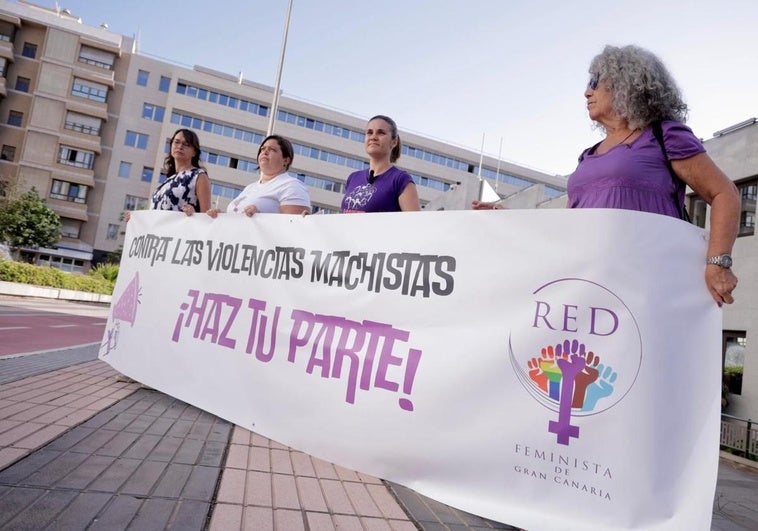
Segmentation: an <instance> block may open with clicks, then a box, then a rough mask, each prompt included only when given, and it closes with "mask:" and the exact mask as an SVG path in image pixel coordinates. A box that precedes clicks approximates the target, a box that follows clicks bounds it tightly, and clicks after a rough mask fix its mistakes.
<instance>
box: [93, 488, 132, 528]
mask: <svg viewBox="0 0 758 531" xmlns="http://www.w3.org/2000/svg"><path fill="white" fill-rule="evenodd" d="M141 506H142V500H139V499H137V498H135V497H134V496H114V497H113V498H112V499H111V502H110V503H109V504H108V505H107V506H106V507H105V508H104V509H103V510H102V511H101V512H100V513H99V514H98V515H97V517H96V518H95V519H93V521H92V524H91V526H90V527H89V528H87V529H88V531H94V530H97V531H113V530H114V529H126V528H127V526H128V525H129V524H130V522H131V521H132V520H133V519H134V517H135V516H136V515H137V512H139V510H140V507H141Z"/></svg>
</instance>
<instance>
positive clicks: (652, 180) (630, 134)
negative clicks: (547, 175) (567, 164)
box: [472, 46, 741, 306]
mask: <svg viewBox="0 0 758 531" xmlns="http://www.w3.org/2000/svg"><path fill="white" fill-rule="evenodd" d="M589 71H590V81H589V83H588V84H587V89H586V90H585V91H584V97H585V98H586V100H587V110H588V112H589V116H590V119H591V120H593V121H594V122H595V124H596V126H597V127H598V128H599V129H601V130H602V131H603V132H604V133H605V138H604V139H603V140H602V141H600V142H598V143H597V144H595V145H594V146H592V147H590V148H588V149H586V150H585V151H584V152H583V153H582V155H581V156H580V157H579V165H578V166H577V168H576V170H575V171H574V173H573V174H572V175H570V176H569V179H568V206H569V208H622V209H628V210H640V211H643V212H651V213H654V214H663V215H665V216H672V217H675V218H682V219H686V218H687V215H686V210H685V208H684V195H685V188H686V187H687V186H689V187H690V188H692V190H694V191H695V193H696V194H698V195H699V196H700V197H702V198H703V199H704V200H705V201H706V202H707V203H708V204H709V205H711V215H710V238H709V241H708V254H707V257H706V258H705V263H706V267H705V283H706V286H707V287H708V291H709V292H710V293H711V296H712V297H713V299H714V300H715V301H716V303H718V304H719V306H720V305H721V304H723V303H727V304H731V303H732V302H734V298H733V297H732V290H734V288H735V287H736V286H737V277H736V276H735V275H734V273H733V272H732V270H731V265H732V258H731V256H730V253H731V251H732V246H733V245H734V240H735V239H736V237H737V228H738V223H739V216H740V209H741V205H740V197H739V194H738V192H737V188H736V187H735V186H734V183H732V181H731V180H729V178H728V177H727V176H726V175H724V173H723V172H722V171H721V170H720V169H719V168H718V167H717V166H716V164H715V163H714V162H713V160H711V158H710V157H709V156H708V155H707V154H706V153H705V148H704V147H703V144H702V143H701V142H700V140H699V139H698V138H697V137H696V136H695V135H694V134H693V133H692V130H690V128H689V127H687V126H686V125H684V121H685V120H686V117H687V104H686V103H684V101H683V100H682V97H681V93H680V91H679V88H678V87H677V86H676V83H675V82H674V80H673V78H672V77H671V74H669V72H668V71H667V70H666V67H665V66H664V65H663V63H662V61H661V60H660V59H659V58H658V57H656V56H655V55H654V54H652V53H650V52H649V51H647V50H644V49H642V48H639V47H637V46H624V47H616V46H606V47H605V49H604V50H603V52H602V53H601V54H599V55H598V56H596V57H595V58H594V59H593V60H592V63H591V64H590V69H589ZM472 207H473V208H474V209H476V210H484V209H492V208H497V206H496V205H495V203H480V202H478V201H475V202H474V204H472Z"/></svg>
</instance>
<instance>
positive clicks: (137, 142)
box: [124, 131, 150, 149]
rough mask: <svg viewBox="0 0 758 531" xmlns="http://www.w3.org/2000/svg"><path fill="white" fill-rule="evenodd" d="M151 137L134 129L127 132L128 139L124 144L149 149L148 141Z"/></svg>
mask: <svg viewBox="0 0 758 531" xmlns="http://www.w3.org/2000/svg"><path fill="white" fill-rule="evenodd" d="M149 138H150V137H149V136H148V135H145V134H142V133H136V132H134V131H127V132H126V140H125V142H124V145H127V146H129V147H136V148H138V149H147V141H148V139H149Z"/></svg>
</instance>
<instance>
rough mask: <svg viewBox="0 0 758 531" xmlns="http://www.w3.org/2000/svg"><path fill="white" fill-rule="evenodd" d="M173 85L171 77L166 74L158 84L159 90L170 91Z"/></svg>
mask: <svg viewBox="0 0 758 531" xmlns="http://www.w3.org/2000/svg"><path fill="white" fill-rule="evenodd" d="M170 86H171V78H170V77H166V76H161V81H160V83H159V84H158V90H160V91H161V92H168V89H169V87H170Z"/></svg>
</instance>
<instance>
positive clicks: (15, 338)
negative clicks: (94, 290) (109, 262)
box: [0, 297, 108, 358]
mask: <svg viewBox="0 0 758 531" xmlns="http://www.w3.org/2000/svg"><path fill="white" fill-rule="evenodd" d="M107 315H108V306H106V305H102V304H85V303H73V302H65V301H48V300H42V299H22V298H13V297H0V358H2V357H7V356H14V355H23V354H31V353H34V352H43V351H46V350H52V349H61V348H67V347H73V346H77V345H88V344H91V343H99V342H100V341H101V340H102V338H103V332H104V330H105V323H106V317H107Z"/></svg>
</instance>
